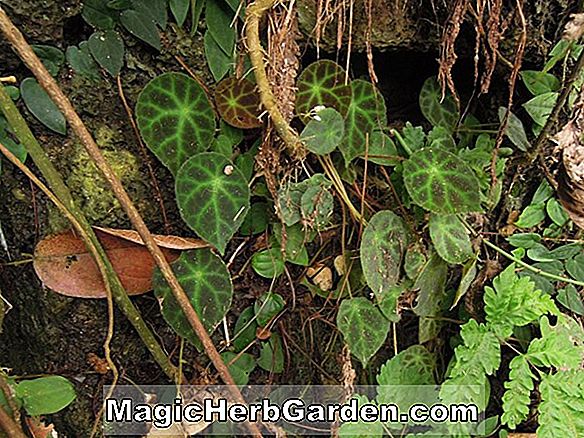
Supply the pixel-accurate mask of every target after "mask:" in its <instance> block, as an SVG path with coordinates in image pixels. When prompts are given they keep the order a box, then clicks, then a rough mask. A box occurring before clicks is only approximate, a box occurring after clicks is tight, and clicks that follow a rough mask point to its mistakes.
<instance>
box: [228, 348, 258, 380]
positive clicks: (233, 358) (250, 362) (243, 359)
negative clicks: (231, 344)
mask: <svg viewBox="0 0 584 438" xmlns="http://www.w3.org/2000/svg"><path fill="white" fill-rule="evenodd" d="M238 356H239V357H238ZM221 358H222V359H223V362H225V364H226V365H227V368H228V369H229V372H230V373H231V376H232V377H233V380H235V384H236V385H241V386H243V385H247V383H248V382H249V375H250V373H251V372H252V371H253V370H254V369H255V367H256V360H255V358H254V357H253V356H252V355H251V354H248V353H243V354H241V355H237V354H235V353H232V352H231V351H225V352H223V353H221Z"/></svg>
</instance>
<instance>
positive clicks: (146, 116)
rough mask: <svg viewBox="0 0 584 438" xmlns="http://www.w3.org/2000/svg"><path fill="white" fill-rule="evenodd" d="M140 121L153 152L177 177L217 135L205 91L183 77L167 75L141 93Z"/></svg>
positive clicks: (212, 113) (211, 109) (137, 118)
mask: <svg viewBox="0 0 584 438" xmlns="http://www.w3.org/2000/svg"><path fill="white" fill-rule="evenodd" d="M136 121H137V122H138V127H139V128H140V133H141V134H142V137H143V138H144V141H145V142H146V145H147V146H148V147H149V148H150V150H151V151H152V152H153V153H154V154H155V155H156V156H157V157H158V159H159V160H160V161H162V163H163V164H164V165H165V166H166V167H168V168H169V169H170V171H171V172H172V173H173V174H175V175H176V173H177V171H178V169H179V168H180V166H181V165H182V164H183V163H184V162H185V161H186V160H188V159H189V158H190V157H191V156H193V155H194V154H196V153H199V152H204V151H206V150H207V149H208V148H209V146H210V145H211V142H212V141H213V136H214V134H215V114H214V112H213V107H212V106H211V104H210V103H209V100H208V99H207V96H206V95H205V90H203V88H202V87H201V86H200V85H199V84H197V82H196V81H195V80H193V79H191V78H190V77H188V76H187V75H184V74H182V73H165V74H162V75H160V76H158V77H157V78H154V79H153V80H151V81H150V82H149V83H148V85H146V87H145V88H144V90H142V93H140V97H139V98H138V103H137V105H136Z"/></svg>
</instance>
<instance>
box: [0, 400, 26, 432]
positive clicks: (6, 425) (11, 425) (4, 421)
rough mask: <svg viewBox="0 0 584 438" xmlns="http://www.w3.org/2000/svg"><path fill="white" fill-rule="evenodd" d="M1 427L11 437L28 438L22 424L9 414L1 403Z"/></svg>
mask: <svg viewBox="0 0 584 438" xmlns="http://www.w3.org/2000/svg"><path fill="white" fill-rule="evenodd" d="M0 428H2V429H3V430H4V432H6V435H7V436H9V437H11V438H27V437H26V435H25V434H24V432H23V431H22V429H21V428H20V426H18V424H17V423H16V421H14V420H13V419H12V417H11V416H10V415H8V413H7V412H6V411H5V410H4V408H3V407H2V405H0Z"/></svg>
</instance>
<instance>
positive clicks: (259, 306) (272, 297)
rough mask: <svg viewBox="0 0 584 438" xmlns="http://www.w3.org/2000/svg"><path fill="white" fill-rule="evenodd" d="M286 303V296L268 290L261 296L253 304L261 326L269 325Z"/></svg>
mask: <svg viewBox="0 0 584 438" xmlns="http://www.w3.org/2000/svg"><path fill="white" fill-rule="evenodd" d="M285 305H286V302H285V301H284V298H282V296H281V295H278V294H276V293H274V292H268V293H266V294H264V295H262V296H260V297H259V298H258V299H257V300H256V302H255V304H254V306H253V309H254V312H255V317H256V321H257V324H258V325H259V326H260V327H265V326H267V325H268V323H269V322H270V321H271V320H272V318H274V317H275V316H276V315H277V314H278V313H280V312H281V311H282V309H283V308H284V306H285Z"/></svg>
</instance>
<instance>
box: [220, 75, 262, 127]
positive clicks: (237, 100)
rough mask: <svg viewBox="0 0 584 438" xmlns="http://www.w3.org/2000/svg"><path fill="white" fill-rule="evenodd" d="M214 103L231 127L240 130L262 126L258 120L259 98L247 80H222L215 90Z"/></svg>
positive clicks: (233, 78)
mask: <svg viewBox="0 0 584 438" xmlns="http://www.w3.org/2000/svg"><path fill="white" fill-rule="evenodd" d="M215 103H216V104H217V110H218V111H219V114H220V115H221V117H222V118H223V120H225V121H226V122H227V123H229V124H230V125H231V126H235V127H236V128H242V129H249V128H257V127H259V126H262V122H261V121H260V119H258V117H259V115H260V98H259V95H258V92H257V90H256V87H255V85H254V84H252V83H251V81H249V80H248V79H237V78H235V77H230V78H227V79H223V80H222V81H221V82H219V84H217V88H216V89H215Z"/></svg>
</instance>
